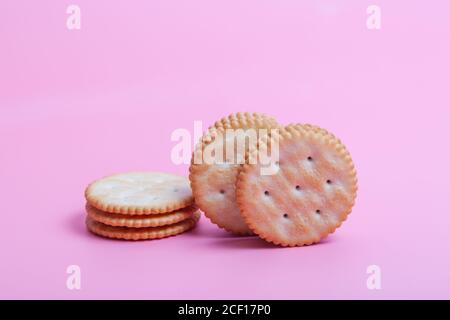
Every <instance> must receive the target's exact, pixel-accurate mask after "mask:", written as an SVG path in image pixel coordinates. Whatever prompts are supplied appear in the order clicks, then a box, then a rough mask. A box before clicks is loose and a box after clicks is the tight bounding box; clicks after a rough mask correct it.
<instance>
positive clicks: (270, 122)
mask: <svg viewBox="0 0 450 320" xmlns="http://www.w3.org/2000/svg"><path fill="white" fill-rule="evenodd" d="M278 127H279V124H278V123H277V122H276V120H275V119H273V118H271V117H269V116H266V115H264V114H259V113H238V114H234V115H230V116H228V117H225V118H222V119H221V120H219V121H217V122H216V123H215V125H214V126H212V127H210V128H209V130H208V131H207V132H206V133H205V135H204V136H203V137H202V140H201V141H200V143H199V144H197V146H196V149H195V151H194V154H193V158H192V162H191V166H190V168H189V172H190V174H189V179H190V182H191V187H192V192H193V195H194V198H195V203H196V205H197V206H198V207H199V208H200V209H201V210H202V211H203V212H204V213H205V215H206V216H207V217H208V218H209V219H210V220H211V221H212V222H213V223H214V224H216V225H218V226H219V227H220V228H223V229H225V230H227V231H229V232H232V233H234V234H237V235H249V234H252V232H251V230H250V229H249V228H248V226H247V224H246V223H245V222H244V220H243V219H242V216H241V214H240V211H239V207H238V206H237V203H236V195H235V191H236V190H235V189H236V177H237V175H238V172H239V167H240V166H241V165H242V163H243V161H244V160H245V154H246V153H247V151H248V149H249V146H250V145H251V144H255V143H257V141H258V134H259V133H260V129H262V131H264V130H265V132H267V131H269V130H270V129H272V128H278ZM227 133H230V134H227ZM252 133H254V134H253V135H252ZM241 138H243V139H247V140H245V141H246V142H244V140H242V139H241ZM242 142H244V144H242ZM212 149H214V150H216V151H217V152H216V153H214V154H213V152H211V154H210V155H211V156H210V157H209V158H210V159H209V160H207V159H206V156H207V154H209V151H210V150H212ZM229 151H232V152H229Z"/></svg>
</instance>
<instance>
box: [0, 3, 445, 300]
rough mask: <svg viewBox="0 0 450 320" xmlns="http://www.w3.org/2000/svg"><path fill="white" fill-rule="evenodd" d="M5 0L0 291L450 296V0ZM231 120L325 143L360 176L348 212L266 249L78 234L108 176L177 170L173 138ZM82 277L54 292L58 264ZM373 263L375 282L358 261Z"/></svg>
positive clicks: (236, 242) (2, 294)
mask: <svg viewBox="0 0 450 320" xmlns="http://www.w3.org/2000/svg"><path fill="white" fill-rule="evenodd" d="M75 3H76V4H78V5H79V6H80V7H81V11H82V27H81V30H79V31H69V30H68V29H67V28H66V18H67V14H66V12H65V11H66V7H67V6H68V5H69V4H70V3H69V2H67V1H58V0H41V1H31V0H30V1H22V0H20V1H19V0H6V1H5V0H3V1H1V2H0V41H1V42H0V150H1V151H0V195H1V205H2V210H1V217H2V231H1V232H0V246H1V250H0V255H1V259H0V298H38V299H41V298H62V299H79V298H88V299H91V298H138V299H141V298H145V299H147V298H148V299H154V298H162V299H166V298H181V299H196V298H204V299H209V298H236V299H239V298H255V299H259V298H261V299H263V298H268V299H271V298H286V299H302V298H361V299H380V298H388V299H391V298H447V299H449V298H450V286H449V283H450V273H449V270H450V253H449V251H450V250H449V247H450V235H449V234H450V232H449V227H450V205H449V199H448V198H449V191H448V190H449V183H450V173H449V172H450V170H449V169H448V165H449V163H450V152H449V149H448V148H449V143H448V137H449V135H450V121H449V120H450V111H449V108H450V88H449V82H450V79H449V74H450V61H449V57H450V43H449V39H450V19H449V16H450V2H449V1H445V0H442V1H438V0H435V1H425V0H421V1H411V0H408V1H391V0H389V1H388V0H378V1H376V4H378V5H379V6H380V7H381V10H382V29H381V30H379V31H372V30H368V29H367V28H366V18H367V14H366V8H367V6H368V5H370V4H372V2H369V1H362V0H354V1H350V0H347V1H337V0H336V1H325V0H320V1H317V0H316V1H312V0H311V1H299V0H283V1H274V0H244V1H242V0H227V1H210V0H190V1H173V0H164V1H163V0H161V1H129V0H127V1H114V4H113V2H112V1H106V0H102V1H99V0H96V1H87V0H77V1H76V2H75ZM236 111H261V112H266V113H269V114H273V115H274V116H276V117H277V118H278V119H279V121H280V122H283V123H289V122H310V123H315V124H319V125H321V126H323V127H325V128H327V129H329V130H331V131H332V132H334V133H335V134H337V135H338V136H339V137H340V138H341V139H342V140H343V141H344V142H345V143H346V145H347V146H348V148H349V150H350V151H351V153H352V155H353V158H354V162H355V164H356V166H357V169H358V173H359V181H360V182H359V185H360V189H359V195H358V199H357V204H356V206H355V208H354V211H353V213H352V214H351V215H350V217H349V220H348V221H347V222H346V223H345V224H344V225H343V226H342V227H341V228H340V229H339V230H338V231H337V233H336V234H334V235H332V236H330V237H329V238H327V239H326V240H325V241H323V242H322V243H321V244H319V245H314V246H310V247H301V248H277V247H274V246H271V245H269V244H266V243H265V242H263V241H262V240H259V239H258V238H251V237H249V238H237V237H233V236H230V235H228V234H226V233H225V232H223V231H221V230H219V229H218V228H216V227H215V226H214V225H212V224H211V223H210V222H209V221H208V220H207V219H205V218H202V220H201V221H200V223H199V225H198V228H197V229H195V230H194V231H193V232H190V233H187V234H184V235H181V236H178V237H173V238H170V239H165V240H160V241H145V242H122V241H113V240H106V239H102V238H98V237H95V236H93V235H90V234H89V233H87V232H86V230H85V228H84V212H83V207H84V198H83V190H84V187H85V186H86V184H87V183H89V182H90V181H91V180H93V179H95V178H98V177H100V176H104V175H107V174H110V173H114V172H120V171H129V170H161V171H169V172H175V173H180V174H187V166H186V165H180V166H176V165H174V164H173V163H172V162H171V159H170V151H171V148H172V147H173V146H174V145H175V143H174V142H171V140H170V134H171V132H172V131H173V130H175V129H177V128H186V129H189V130H192V128H193V121H194V120H203V121H204V124H205V126H207V125H209V124H210V123H211V122H212V121H213V120H215V119H217V118H219V117H222V116H224V115H227V114H229V113H231V112H236ZM70 264H77V265H79V266H80V267H81V271H82V280H81V281H82V288H81V290H79V291H77V290H73V291H71V290H68V289H67V288H66V277H67V274H66V267H67V266H68V265H70ZM371 264H377V265H379V266H380V267H381V270H382V289H381V290H368V289H367V287H366V279H367V274H366V268H367V266H368V265H371Z"/></svg>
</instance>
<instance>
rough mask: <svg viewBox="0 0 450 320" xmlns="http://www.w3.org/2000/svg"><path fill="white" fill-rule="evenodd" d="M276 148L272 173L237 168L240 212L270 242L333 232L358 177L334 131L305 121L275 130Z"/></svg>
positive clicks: (293, 242)
mask: <svg viewBox="0 0 450 320" xmlns="http://www.w3.org/2000/svg"><path fill="white" fill-rule="evenodd" d="M262 145H263V146H264V144H262ZM279 151H280V159H279V164H278V166H279V170H278V172H277V173H276V174H274V175H260V170H259V165H258V164H255V165H250V164H245V165H244V166H243V167H242V169H241V171H240V173H239V176H238V179H237V192H236V197H237V203H238V205H239V208H240V210H241V214H242V216H243V218H244V220H245V221H246V223H247V225H248V226H249V227H250V229H251V230H253V231H254V232H255V233H256V234H258V235H259V236H260V237H261V238H263V239H265V240H267V241H269V242H273V243H275V244H277V245H282V246H301V245H309V244H312V243H316V242H318V241H320V239H322V238H324V237H325V236H327V235H328V234H329V233H332V232H334V230H335V229H336V228H338V227H339V226H340V225H341V224H342V222H343V221H344V220H345V219H346V218H347V215H348V214H349V213H350V212H351V209H352V207H353V204H354V201H355V198H356V191H357V178H356V170H355V168H354V165H353V162H352V159H351V157H350V154H349V153H348V151H347V150H346V148H345V147H344V145H343V144H342V143H341V142H340V141H339V140H338V139H337V138H336V137H334V135H332V134H331V133H328V132H327V131H326V130H325V129H321V128H318V127H315V126H308V125H306V126H302V125H290V126H287V127H286V128H285V129H282V130H280V137H279ZM250 156H251V157H255V156H257V154H256V151H255V150H252V152H251V155H250Z"/></svg>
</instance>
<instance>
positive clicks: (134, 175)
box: [85, 172, 193, 215]
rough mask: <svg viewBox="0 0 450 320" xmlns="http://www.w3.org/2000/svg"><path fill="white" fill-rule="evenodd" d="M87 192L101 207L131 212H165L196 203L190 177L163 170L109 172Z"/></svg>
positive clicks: (95, 205)
mask: <svg viewBox="0 0 450 320" xmlns="http://www.w3.org/2000/svg"><path fill="white" fill-rule="evenodd" d="M85 196H86V200H87V202H88V203H89V204H90V205H91V206H93V207H94V208H97V209H99V210H101V211H106V212H112V213H120V214H130V215H141V214H154V213H166V212H171V211H174V210H177V209H180V208H184V207H187V206H190V205H192V204H193V197H192V191H191V188H190V186H189V180H188V179H187V178H186V177H182V176H178V175H175V174H170V173H163V172H129V173H120V174H115V175H111V176H107V177H104V178H101V179H99V180H96V181H94V182H93V183H91V184H90V185H89V186H88V187H87V189H86V191H85Z"/></svg>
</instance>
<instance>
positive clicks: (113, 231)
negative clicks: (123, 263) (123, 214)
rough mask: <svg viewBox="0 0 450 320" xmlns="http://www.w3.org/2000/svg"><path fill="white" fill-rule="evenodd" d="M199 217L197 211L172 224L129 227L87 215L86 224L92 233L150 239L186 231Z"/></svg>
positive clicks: (112, 236)
mask: <svg viewBox="0 0 450 320" xmlns="http://www.w3.org/2000/svg"><path fill="white" fill-rule="evenodd" d="M199 218H200V214H199V213H198V212H196V213H194V215H193V217H192V218H189V219H186V220H183V221H180V222H177V223H175V224H171V225H166V226H160V227H146V228H128V227H113V226H108V225H106V224H103V223H101V222H98V221H95V220H93V219H92V218H90V217H89V216H87V217H86V226H87V228H88V230H89V231H91V232H92V233H94V234H96V235H99V236H102V237H106V238H113V239H122V240H150V239H161V238H166V237H170V236H175V235H177V234H180V233H183V232H186V231H188V230H189V229H191V228H193V227H194V226H195V224H196V223H197V221H198V219H199Z"/></svg>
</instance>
